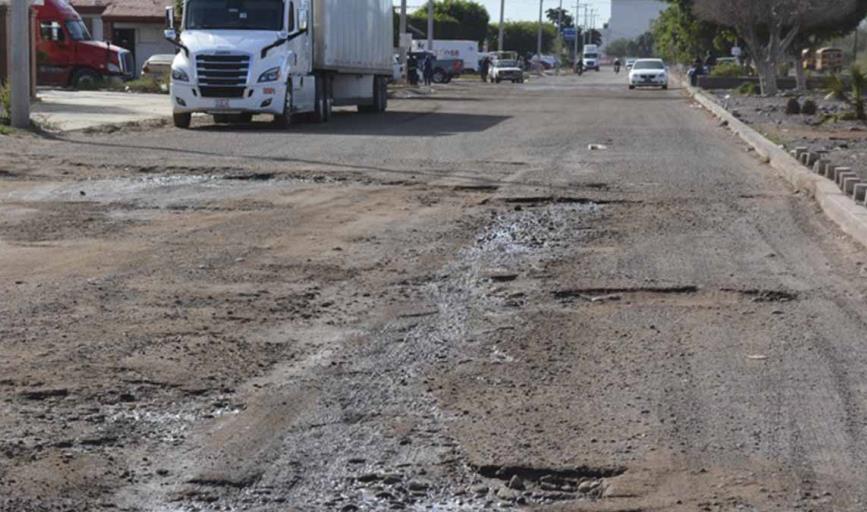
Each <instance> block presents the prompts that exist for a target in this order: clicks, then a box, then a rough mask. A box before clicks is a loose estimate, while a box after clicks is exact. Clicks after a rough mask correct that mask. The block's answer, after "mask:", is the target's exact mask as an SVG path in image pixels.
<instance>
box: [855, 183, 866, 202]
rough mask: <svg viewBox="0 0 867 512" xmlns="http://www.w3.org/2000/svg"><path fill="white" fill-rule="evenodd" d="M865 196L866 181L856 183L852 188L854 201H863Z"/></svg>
mask: <svg viewBox="0 0 867 512" xmlns="http://www.w3.org/2000/svg"><path fill="white" fill-rule="evenodd" d="M865 198H867V183H863V182H862V183H858V184H856V185H855V187H854V188H852V199H854V200H855V202H856V203H857V202H861V203H863V202H864V200H865Z"/></svg>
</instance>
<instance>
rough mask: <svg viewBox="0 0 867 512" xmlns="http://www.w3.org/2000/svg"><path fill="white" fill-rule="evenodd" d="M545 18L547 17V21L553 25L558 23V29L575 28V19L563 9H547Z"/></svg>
mask: <svg viewBox="0 0 867 512" xmlns="http://www.w3.org/2000/svg"><path fill="white" fill-rule="evenodd" d="M545 16H547V17H548V21H550V22H551V23H553V24H555V25H556V24H557V22H558V21H560V23H561V24H560V28H567V27H574V26H575V18H573V17H572V15H571V14H569V11H567V10H566V9H563V8H561V7H557V8H554V9H548V10H547V11H546V12H545Z"/></svg>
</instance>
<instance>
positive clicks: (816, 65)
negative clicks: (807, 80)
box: [801, 48, 843, 73]
mask: <svg viewBox="0 0 867 512" xmlns="http://www.w3.org/2000/svg"><path fill="white" fill-rule="evenodd" d="M801 60H802V61H803V66H804V69H809V70H815V71H819V72H821V73H829V72H830V73H839V72H840V71H842V70H843V50H841V49H839V48H820V49H818V50H816V51H815V52H813V51H811V50H809V49H807V50H804V51H803V52H801Z"/></svg>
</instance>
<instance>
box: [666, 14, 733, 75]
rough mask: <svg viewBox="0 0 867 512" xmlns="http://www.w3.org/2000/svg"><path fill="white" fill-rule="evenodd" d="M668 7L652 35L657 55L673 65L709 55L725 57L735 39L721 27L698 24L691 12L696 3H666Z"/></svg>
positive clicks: (710, 24)
mask: <svg viewBox="0 0 867 512" xmlns="http://www.w3.org/2000/svg"><path fill="white" fill-rule="evenodd" d="M666 2H668V4H669V7H668V9H666V10H665V11H663V12H662V14H660V16H659V17H658V18H657V19H656V21H655V22H654V24H653V28H652V29H651V31H652V32H653V38H654V42H655V47H656V52H657V53H658V54H659V55H661V56H662V57H663V58H665V59H666V60H668V61H670V62H681V63H688V62H691V61H693V60H694V59H695V58H696V57H703V56H704V55H705V54H706V53H707V52H708V51H715V52H717V53H720V54H721V53H724V52H725V53H726V54H727V51H726V50H727V49H729V48H731V44H732V43H731V41H733V39H734V37H733V34H732V33H731V32H730V31H727V30H725V29H723V28H722V27H720V26H718V25H716V24H714V23H709V22H706V21H702V20H699V19H698V18H697V17H696V16H695V14H693V11H692V4H693V0H666Z"/></svg>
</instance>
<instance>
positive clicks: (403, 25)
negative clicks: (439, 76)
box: [398, 0, 409, 81]
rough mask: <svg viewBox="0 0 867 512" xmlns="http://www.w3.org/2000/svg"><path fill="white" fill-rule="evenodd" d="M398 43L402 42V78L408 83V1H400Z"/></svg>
mask: <svg viewBox="0 0 867 512" xmlns="http://www.w3.org/2000/svg"><path fill="white" fill-rule="evenodd" d="M398 41H399V42H400V63H401V64H402V65H403V71H401V73H400V75H401V76H400V78H401V80H403V81H406V79H407V73H408V72H409V66H407V59H406V57H407V53H408V50H409V48H407V47H406V0H400V35H398Z"/></svg>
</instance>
